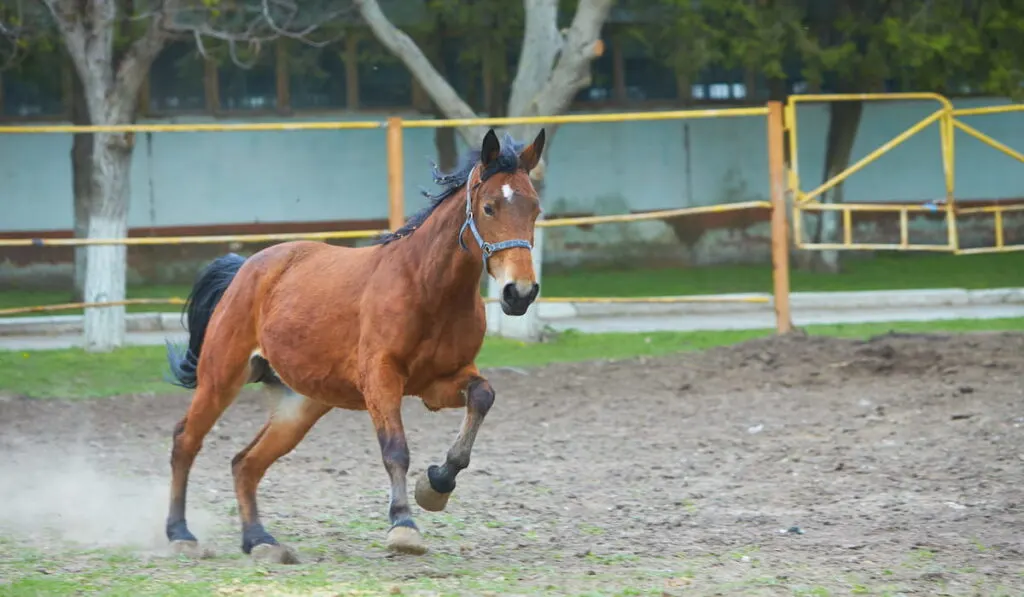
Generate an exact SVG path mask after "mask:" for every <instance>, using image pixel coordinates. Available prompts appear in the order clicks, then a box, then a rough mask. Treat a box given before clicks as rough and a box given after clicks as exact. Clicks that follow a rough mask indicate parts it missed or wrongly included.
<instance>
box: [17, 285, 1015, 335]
mask: <svg viewBox="0 0 1024 597" xmlns="http://www.w3.org/2000/svg"><path fill="white" fill-rule="evenodd" d="M759 296H760V297H766V298H768V299H769V302H768V303H740V302H735V303H674V304H663V303H653V304H651V303H648V304H644V303H544V304H539V305H537V308H538V309H539V313H538V315H539V316H540V319H542V320H544V321H548V322H552V323H562V322H565V321H566V320H572V319H580V318H599V317H644V316H658V315H685V316H690V317H693V316H698V317H699V316H701V315H721V314H729V313H735V314H760V313H765V314H767V313H771V312H772V311H773V303H772V301H771V298H772V297H771V296H770V295H766V294H758V293H748V294H729V295H710V297H759ZM710 297H709V298H710ZM790 305H791V308H792V311H793V313H794V317H795V316H797V315H798V314H799V313H800V312H801V311H815V312H820V311H829V310H868V311H870V310H883V309H918V308H919V309H929V308H931V309H934V308H942V307H972V306H973V307H978V306H1007V305H1021V306H1024V288H992V289H984V290H966V289H962V288H946V289H930V290H884V291H859V292H794V293H792V294H791V295H790ZM182 319H183V317H182V314H181V313H180V312H173V313H132V314H129V315H128V316H127V317H126V327H127V330H128V331H129V332H161V331H164V332H167V333H168V336H169V337H179V338H180V337H183V336H184V334H185V332H186V330H185V328H184V326H183V325H182V323H183V322H182ZM82 327H83V322H82V316H80V315H45V316H38V317H7V318H0V337H2V336H53V335H69V334H81V333H82Z"/></svg>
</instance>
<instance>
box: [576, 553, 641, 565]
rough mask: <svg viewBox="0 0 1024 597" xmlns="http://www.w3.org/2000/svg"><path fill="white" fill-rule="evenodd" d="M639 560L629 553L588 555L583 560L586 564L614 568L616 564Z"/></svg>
mask: <svg viewBox="0 0 1024 597" xmlns="http://www.w3.org/2000/svg"><path fill="white" fill-rule="evenodd" d="M639 559H640V557H639V556H637V555H635V554H631V553H612V554H595V553H588V554H587V555H586V556H585V557H584V560H586V561H587V562H593V563H594V564H599V565H601V566H615V565H618V564H626V563H630V562H636V561H638V560H639Z"/></svg>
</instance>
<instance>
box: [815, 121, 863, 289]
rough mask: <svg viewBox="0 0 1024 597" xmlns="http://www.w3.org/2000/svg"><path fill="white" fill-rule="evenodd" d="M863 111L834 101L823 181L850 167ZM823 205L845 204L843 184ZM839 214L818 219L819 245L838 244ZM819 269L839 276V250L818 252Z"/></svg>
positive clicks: (823, 215)
mask: <svg viewBox="0 0 1024 597" xmlns="http://www.w3.org/2000/svg"><path fill="white" fill-rule="evenodd" d="M863 112H864V104H863V102H859V101H853V102H832V104H831V108H830V110H829V123H828V138H827V141H826V144H825V168H824V172H823V175H822V182H825V181H828V180H831V179H832V178H834V177H835V176H837V175H838V174H840V173H841V172H842V171H843V170H846V169H847V168H848V167H849V165H850V156H851V154H852V153H853V144H854V141H856V139H857V129H858V128H859V127H860V119H861V115H862V114H863ZM821 201H822V203H842V202H843V184H842V183H840V184H838V185H836V186H835V187H833V188H832V190H831V191H829V192H827V193H825V194H824V195H823V196H822V198H821ZM839 231H840V227H839V212H835V211H824V212H821V217H820V218H819V219H818V228H817V231H816V233H815V236H814V242H816V243H835V242H838V241H839ZM817 255H818V260H817V264H816V267H820V268H821V269H822V270H824V271H826V272H831V273H839V271H840V263H839V251H833V250H828V251H819V252H818V253H817Z"/></svg>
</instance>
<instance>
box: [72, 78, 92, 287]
mask: <svg viewBox="0 0 1024 597" xmlns="http://www.w3.org/2000/svg"><path fill="white" fill-rule="evenodd" d="M71 80H72V86H71V124H74V125H88V124H89V123H90V120H89V106H88V105H86V101H85V91H84V90H83V89H82V80H81V78H80V77H79V76H78V73H77V72H72V73H71ZM92 146H93V138H92V135H91V134H89V133H79V134H76V135H74V139H73V140H72V143H71V175H72V190H73V192H74V205H75V224H74V232H75V238H87V237H88V236H89V209H90V199H91V197H92V195H91V191H92V184H91V175H92ZM85 264H86V248H85V247H84V246H80V247H75V270H74V291H73V298H72V299H71V300H73V301H83V300H85V270H86V265H85Z"/></svg>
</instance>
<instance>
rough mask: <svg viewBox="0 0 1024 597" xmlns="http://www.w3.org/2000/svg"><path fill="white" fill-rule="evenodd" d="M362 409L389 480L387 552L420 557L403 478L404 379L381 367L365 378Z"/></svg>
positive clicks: (405, 470)
mask: <svg viewBox="0 0 1024 597" xmlns="http://www.w3.org/2000/svg"><path fill="white" fill-rule="evenodd" d="M365 379H366V380H367V386H366V389H365V390H364V397H365V398H366V408H367V410H368V411H369V413H370V418H371V419H372V421H373V426H374V428H375V429H376V431H377V440H378V441H379V442H380V452H381V457H382V459H383V461H384V469H385V470H386V471H387V472H388V477H389V478H390V479H391V492H390V493H391V498H390V503H389V504H388V521H389V522H390V523H391V528H390V529H388V536H387V547H388V549H389V550H391V551H398V552H403V553H412V554H422V553H425V552H426V551H427V548H426V545H424V544H423V538H422V536H421V535H420V531H419V529H418V528H417V527H416V523H415V522H413V519H412V510H411V509H410V508H409V496H408V492H407V490H406V475H408V473H409V444H408V442H406V440H405V429H404V427H403V425H402V395H403V392H404V388H405V379H404V377H403V376H402V375H401V374H400V373H399V370H398V368H397V367H394V366H391V365H390V364H381V365H379V366H376V367H374V368H373V369H372V370H370V371H368V372H367V373H366V374H365Z"/></svg>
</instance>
